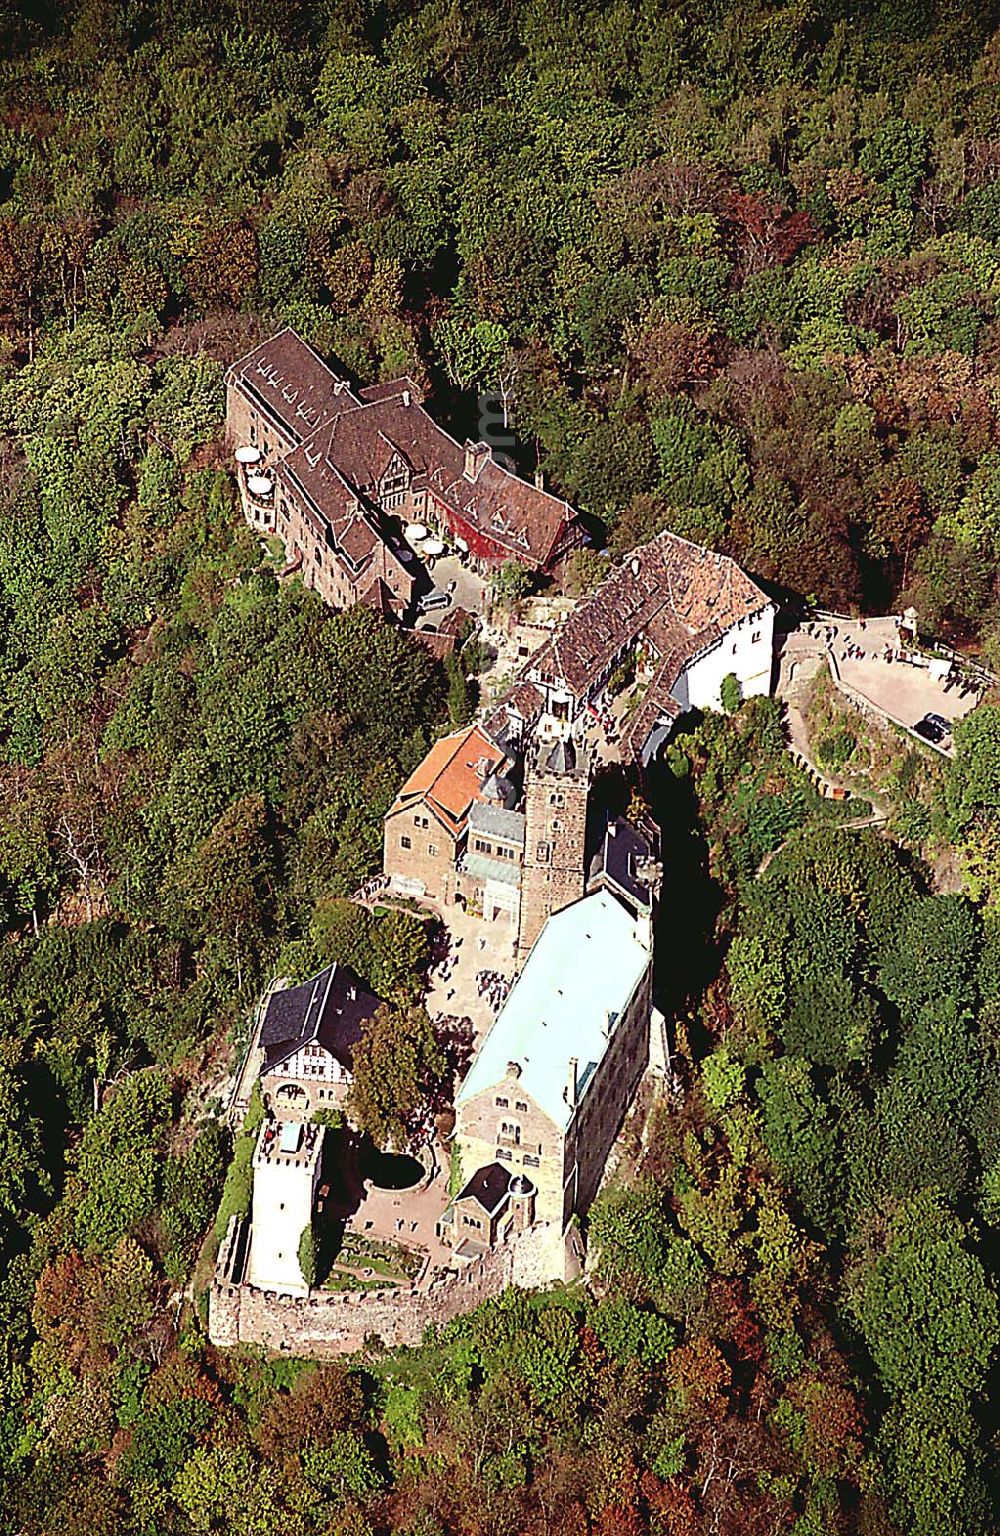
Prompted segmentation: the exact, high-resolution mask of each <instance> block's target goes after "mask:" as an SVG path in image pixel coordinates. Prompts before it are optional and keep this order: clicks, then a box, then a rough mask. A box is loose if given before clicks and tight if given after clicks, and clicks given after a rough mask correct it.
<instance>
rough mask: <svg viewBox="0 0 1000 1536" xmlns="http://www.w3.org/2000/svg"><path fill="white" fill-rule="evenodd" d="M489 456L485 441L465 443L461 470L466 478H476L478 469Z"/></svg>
mask: <svg viewBox="0 0 1000 1536" xmlns="http://www.w3.org/2000/svg"><path fill="white" fill-rule="evenodd" d="M489 456H490V450H489V448H488V447H487V446H486V444H485V443H470V442H467V443H466V445H465V468H464V469H463V470H462V474H463V475H464V477H465V479H466V480H478V478H479V471H480V470H481V469H482V467H483V465H484V464H485V462H486V460H487V459H488V458H489Z"/></svg>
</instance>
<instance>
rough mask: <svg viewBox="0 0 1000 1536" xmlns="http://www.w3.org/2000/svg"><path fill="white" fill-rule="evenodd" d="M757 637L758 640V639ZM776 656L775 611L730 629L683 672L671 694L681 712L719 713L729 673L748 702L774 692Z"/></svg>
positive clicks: (764, 612)
mask: <svg viewBox="0 0 1000 1536" xmlns="http://www.w3.org/2000/svg"><path fill="white" fill-rule="evenodd" d="M755 637H756V638H755ZM773 655H774V608H773V607H771V606H768V607H767V608H766V609H765V610H764V611H763V613H759V614H756V615H755V616H754V617H752V618H749V619H743V620H742V621H741V622H740V623H739V624H734V625H733V627H732V628H731V629H728V630H727V631H726V633H725V634H724V635H723V637H722V639H721V640H720V641H719V643H718V645H716V646H714V647H713V648H712V650H710V651H708V652H706V653H705V655H703V656H699V657H698V658H697V659H696V660H695V661H693V662H691V663H689V665H688V666H686V667H685V668H684V671H683V672H682V673H681V675H680V677H679V678H678V679H677V682H676V684H675V685H674V688H673V689H672V693H673V696H674V698H675V699H676V700H677V702H678V704H680V706H681V708H682V709H719V708H720V707H721V702H722V701H721V699H720V697H719V689H720V687H721V685H722V679H723V678H724V677H727V676H728V675H729V673H730V672H733V673H735V675H736V676H737V677H738V678H739V681H740V686H741V687H742V689H743V697H744V698H745V699H748V698H752V697H753V696H754V695H756V694H766V693H770V691H771V665H772V660H773Z"/></svg>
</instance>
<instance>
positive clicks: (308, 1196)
mask: <svg viewBox="0 0 1000 1536" xmlns="http://www.w3.org/2000/svg"><path fill="white" fill-rule="evenodd" d="M322 1143H323V1131H322V1128H321V1129H320V1132H319V1135H318V1137H317V1147H316V1152H315V1155H314V1156H313V1157H312V1158H311V1159H310V1160H309V1161H308V1162H305V1161H303V1160H293V1159H282V1158H277V1157H272V1158H271V1159H266V1158H263V1157H262V1156H261V1155H260V1152H259V1147H258V1153H257V1155H255V1157H254V1176H253V1225H252V1228H251V1234H250V1259H249V1265H248V1269H247V1280H248V1281H249V1283H250V1284H251V1285H256V1286H259V1288H260V1289H261V1290H262V1291H286V1292H289V1293H291V1294H292V1295H293V1296H304V1295H305V1294H306V1291H307V1286H306V1283H305V1281H304V1280H303V1278H302V1270H301V1268H300V1267H299V1241H300V1239H301V1237H302V1232H303V1229H304V1228H305V1227H306V1226H307V1225H308V1223H309V1222H310V1221H311V1220H312V1212H313V1205H314V1203H315V1197H316V1186H317V1184H318V1183H319V1175H320V1168H321V1166H322V1155H321V1154H322Z"/></svg>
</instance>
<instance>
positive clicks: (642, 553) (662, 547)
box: [524, 533, 770, 697]
mask: <svg viewBox="0 0 1000 1536" xmlns="http://www.w3.org/2000/svg"><path fill="white" fill-rule="evenodd" d="M769 602H770V599H769V598H768V597H767V595H766V593H764V592H762V591H761V589H760V587H758V586H757V585H756V583H754V582H753V581H751V580H750V577H749V576H747V575H746V574H745V573H744V572H743V571H741V570H740V568H739V566H738V565H737V564H736V562H735V561H734V560H731V559H730V558H729V557H728V555H718V554H715V553H714V552H713V551H712V550H710V549H702V548H701V546H700V545H698V544H691V543H690V542H689V541H688V540H687V539H682V538H679V537H678V536H677V534H674V533H661V534H660V535H659V536H658V537H657V538H655V539H653V540H652V541H651V543H649V544H644V545H642V546H641V548H639V549H635V550H633V551H632V553H631V554H630V555H628V556H627V557H626V559H625V561H624V562H623V564H622V565H620V566H619V567H618V569H617V570H615V571H613V572H612V573H611V575H610V576H608V577H607V579H606V580H605V581H603V582H602V583H601V585H600V586H599V587H597V588H596V590H595V591H594V592H592V593H591V594H590V596H589V597H587V598H585V599H584V601H583V602H581V603H579V604H578V605H577V607H576V608H575V609H574V611H573V613H572V614H571V615H570V617H569V618H568V619H567V620H566V622H565V623H564V624H563V625H562V626H561V627H560V628H559V630H558V631H557V632H556V634H555V635H554V636H553V637H552V639H551V640H550V641H547V642H546V644H545V645H543V646H542V648H541V649H540V650H539V651H537V652H536V653H535V655H534V656H532V657H531V658H530V660H529V661H528V662H527V664H526V666H525V669H524V671H525V675H526V676H528V677H530V676H532V675H533V674H537V675H538V676H539V677H541V678H547V679H549V680H550V681H553V682H555V681H557V680H561V681H563V682H565V683H566V684H567V685H568V687H569V688H570V689H571V690H572V691H573V693H575V694H576V695H577V697H580V696H581V695H582V694H584V693H585V692H586V691H587V689H588V688H589V687H590V686H591V685H592V684H593V683H594V682H595V681H596V680H597V679H598V678H599V677H600V676H601V675H602V674H603V673H604V672H605V671H606V670H607V668H608V667H609V666H611V664H612V663H613V661H614V659H615V657H616V656H617V655H618V653H619V652H620V651H621V650H622V649H623V648H624V647H625V646H627V645H629V644H631V643H632V642H633V641H634V640H635V639H637V638H638V636H640V635H645V636H647V637H648V639H649V640H650V642H651V643H652V644H653V645H654V646H655V647H656V650H657V652H658V653H659V656H660V658H661V668H660V671H661V673H664V671H665V670H666V671H669V672H670V673H671V674H672V675H671V676H670V677H669V679H666V681H665V679H664V677H663V676H661V677H660V679H659V682H658V686H659V687H660V691H661V693H666V692H668V691H669V688H670V687H672V686H673V684H674V683H675V682H676V681H677V678H678V677H679V676H680V673H681V671H682V670H683V667H684V664H685V662H686V661H688V660H689V659H690V658H691V657H692V656H695V655H697V654H698V652H699V651H702V650H704V649H705V648H706V647H707V646H709V645H711V644H713V643H714V642H715V641H716V640H718V638H719V637H720V635H722V634H724V633H725V632H726V630H727V629H730V628H731V627H732V626H733V625H734V624H738V623H739V622H740V621H741V620H743V619H747V618H750V617H751V616H752V615H753V614H756V613H761V612H762V611H763V610H764V609H765V608H766V607H767V606H768V604H769ZM663 664H666V665H663ZM664 682H665V686H664Z"/></svg>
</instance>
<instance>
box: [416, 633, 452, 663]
mask: <svg viewBox="0 0 1000 1536" xmlns="http://www.w3.org/2000/svg"><path fill="white" fill-rule="evenodd" d="M406 633H407V634H408V635H409V636H410V637H411V638H412V639H413V640H415V641H416V642H417V644H418V645H422V646H423V648H424V650H425V651H429V652H430V654H431V655H432V656H433V657H434V659H435V661H444V659H445V657H446V656H450V655H451V654H452V653H453V651H454V649H455V636H454V635H443V634H442V633H441V631H440V630H439V629H408V630H407V631H406Z"/></svg>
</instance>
